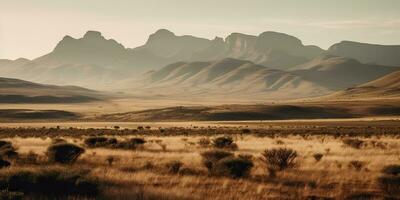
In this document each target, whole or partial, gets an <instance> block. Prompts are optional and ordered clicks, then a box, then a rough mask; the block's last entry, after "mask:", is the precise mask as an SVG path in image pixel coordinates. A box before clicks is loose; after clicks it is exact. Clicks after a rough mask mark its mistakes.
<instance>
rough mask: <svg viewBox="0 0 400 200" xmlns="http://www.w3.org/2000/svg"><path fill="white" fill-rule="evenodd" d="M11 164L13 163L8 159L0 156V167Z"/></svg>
mask: <svg viewBox="0 0 400 200" xmlns="http://www.w3.org/2000/svg"><path fill="white" fill-rule="evenodd" d="M9 166H11V163H10V162H8V161H7V160H3V159H2V158H0V169H1V168H5V167H9Z"/></svg>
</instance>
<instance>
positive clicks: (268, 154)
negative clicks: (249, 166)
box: [261, 148, 297, 171]
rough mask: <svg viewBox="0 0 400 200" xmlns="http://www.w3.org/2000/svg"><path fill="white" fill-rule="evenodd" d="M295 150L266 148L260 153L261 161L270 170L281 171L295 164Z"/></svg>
mask: <svg viewBox="0 0 400 200" xmlns="http://www.w3.org/2000/svg"><path fill="white" fill-rule="evenodd" d="M296 158H297V152H296V151H295V150H293V149H287V148H275V149H267V150H265V151H264V152H263V153H262V158H261V159H262V161H263V162H264V163H265V164H266V165H267V168H268V169H269V170H270V169H272V170H278V171H282V170H285V169H287V168H292V167H294V166H295V165H296Z"/></svg>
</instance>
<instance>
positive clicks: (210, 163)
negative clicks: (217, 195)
mask: <svg viewBox="0 0 400 200" xmlns="http://www.w3.org/2000/svg"><path fill="white" fill-rule="evenodd" d="M201 156H202V158H203V160H202V162H203V165H204V166H205V167H206V168H207V169H208V171H209V172H210V173H213V171H214V168H215V165H216V163H217V162H218V161H219V160H222V159H224V158H226V157H230V156H233V153H231V152H228V151H223V150H209V151H205V152H203V153H201Z"/></svg>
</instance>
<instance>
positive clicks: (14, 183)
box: [0, 168, 98, 199]
mask: <svg viewBox="0 0 400 200" xmlns="http://www.w3.org/2000/svg"><path fill="white" fill-rule="evenodd" d="M87 173H88V172H87V171H83V170H80V171H79V170H78V171H77V170H67V169H64V168H51V169H48V168H45V169H37V170H33V169H14V170H6V171H0V190H7V191H9V192H18V193H23V194H24V195H26V196H27V197H29V198H32V197H40V198H41V199H43V198H44V197H45V199H57V198H59V197H64V196H71V195H79V196H94V195H96V194H97V193H98V183H97V181H95V180H93V179H91V178H89V177H88V176H87ZM34 199H35V198H34Z"/></svg>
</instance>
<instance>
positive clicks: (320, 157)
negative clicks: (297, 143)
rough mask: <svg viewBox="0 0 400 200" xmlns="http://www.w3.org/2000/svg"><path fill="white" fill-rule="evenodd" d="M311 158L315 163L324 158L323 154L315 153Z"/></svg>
mask: <svg viewBox="0 0 400 200" xmlns="http://www.w3.org/2000/svg"><path fill="white" fill-rule="evenodd" d="M313 157H314V159H315V161H317V162H319V161H320V160H321V159H322V157H324V154H322V153H315V154H314V155H313Z"/></svg>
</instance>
